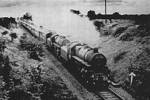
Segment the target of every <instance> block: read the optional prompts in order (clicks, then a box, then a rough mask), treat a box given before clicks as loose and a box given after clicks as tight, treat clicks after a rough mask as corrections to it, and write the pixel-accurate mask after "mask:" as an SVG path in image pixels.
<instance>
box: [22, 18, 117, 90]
mask: <svg viewBox="0 0 150 100" xmlns="http://www.w3.org/2000/svg"><path fill="white" fill-rule="evenodd" d="M20 23H21V25H22V26H23V27H24V28H26V29H27V30H28V31H30V33H31V34H32V35H33V36H34V37H36V38H38V39H40V40H43V41H44V43H45V45H46V47H47V48H48V50H50V51H51V52H52V53H53V54H54V55H55V56H56V57H57V58H58V59H59V60H60V61H61V62H62V63H64V64H65V65H66V66H67V68H68V69H69V70H70V71H71V72H72V73H74V76H75V77H77V78H78V79H79V80H80V82H81V83H82V84H83V85H84V86H86V87H87V88H88V89H90V90H93V89H94V90H95V89H104V88H108V86H109V85H110V84H111V85H115V86H117V85H118V84H116V83H114V82H113V81H111V78H110V71H109V69H108V67H107V59H106V57H105V56H104V55H103V54H102V53H100V52H99V51H98V48H92V47H90V46H88V45H87V44H85V43H80V42H78V41H71V40H69V39H67V38H66V37H65V36H63V35H60V34H57V33H56V32H54V31H47V32H44V31H42V30H39V28H36V27H34V25H33V23H32V24H31V22H28V21H26V20H21V21H20Z"/></svg>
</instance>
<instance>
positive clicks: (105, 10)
mask: <svg viewBox="0 0 150 100" xmlns="http://www.w3.org/2000/svg"><path fill="white" fill-rule="evenodd" d="M106 6H107V5H106V0H105V15H106V14H107V7H106Z"/></svg>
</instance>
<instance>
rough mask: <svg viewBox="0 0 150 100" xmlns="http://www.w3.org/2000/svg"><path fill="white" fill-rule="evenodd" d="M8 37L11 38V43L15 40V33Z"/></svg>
mask: <svg viewBox="0 0 150 100" xmlns="http://www.w3.org/2000/svg"><path fill="white" fill-rule="evenodd" d="M10 37H11V41H12V42H13V40H14V39H16V38H17V34H16V33H11V34H10Z"/></svg>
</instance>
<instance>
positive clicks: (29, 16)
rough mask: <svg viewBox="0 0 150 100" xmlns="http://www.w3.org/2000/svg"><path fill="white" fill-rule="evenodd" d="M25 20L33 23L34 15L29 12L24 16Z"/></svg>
mask: <svg viewBox="0 0 150 100" xmlns="http://www.w3.org/2000/svg"><path fill="white" fill-rule="evenodd" d="M23 19H26V20H31V21H32V15H31V14H30V13H29V12H27V13H25V14H24V15H23Z"/></svg>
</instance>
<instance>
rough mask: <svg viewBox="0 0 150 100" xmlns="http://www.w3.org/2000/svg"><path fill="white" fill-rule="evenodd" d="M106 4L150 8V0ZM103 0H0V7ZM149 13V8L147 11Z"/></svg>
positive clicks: (98, 2)
mask: <svg viewBox="0 0 150 100" xmlns="http://www.w3.org/2000/svg"><path fill="white" fill-rule="evenodd" d="M107 2H108V5H115V4H117V5H126V6H127V7H133V8H134V9H138V10H141V11H144V10H147V11H148V9H150V0H107ZM103 3H104V0H0V8H3V7H14V6H29V5H40V6H42V5H44V6H45V5H48V6H49V5H51V6H57V5H59V6H72V5H79V4H88V5H89V6H90V5H102V4H103ZM148 13H150V10H149V12H148Z"/></svg>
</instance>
